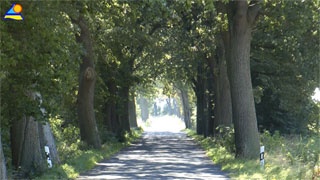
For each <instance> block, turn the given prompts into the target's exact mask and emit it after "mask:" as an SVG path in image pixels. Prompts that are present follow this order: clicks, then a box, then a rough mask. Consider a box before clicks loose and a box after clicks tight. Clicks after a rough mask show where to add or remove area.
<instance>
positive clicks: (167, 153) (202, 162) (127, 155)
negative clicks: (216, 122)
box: [78, 132, 229, 180]
mask: <svg viewBox="0 0 320 180" xmlns="http://www.w3.org/2000/svg"><path fill="white" fill-rule="evenodd" d="M78 179H152V180H154V179H196V180H198V179H209V180H214V179H217V180H223V179H229V178H228V176H227V173H226V172H222V171H220V168H219V167H218V166H216V165H214V164H213V163H212V161H211V160H210V159H209V158H208V157H207V156H206V155H205V151H204V150H202V149H201V148H200V147H199V146H198V145H197V144H196V143H195V142H194V141H193V140H192V139H191V138H189V137H187V136H186V134H185V133H182V132H179V133H177V132H145V133H144V134H143V136H142V138H141V139H140V140H139V141H137V142H136V143H134V144H132V145H131V146H129V147H127V148H125V149H123V150H122V151H120V152H119V153H117V154H115V155H114V156H112V157H111V158H110V159H108V160H104V161H102V162H100V163H98V164H97V166H96V167H95V168H93V169H92V170H90V171H88V172H86V173H84V174H81V175H80V176H79V177H78Z"/></svg>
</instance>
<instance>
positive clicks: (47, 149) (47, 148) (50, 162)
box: [44, 146, 52, 168]
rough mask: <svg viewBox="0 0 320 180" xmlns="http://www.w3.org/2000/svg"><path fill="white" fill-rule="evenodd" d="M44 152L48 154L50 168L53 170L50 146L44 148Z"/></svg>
mask: <svg viewBox="0 0 320 180" xmlns="http://www.w3.org/2000/svg"><path fill="white" fill-rule="evenodd" d="M44 151H45V152H46V157H47V162H48V167H49V168H52V161H51V159H50V156H49V154H50V150H49V147H48V146H44Z"/></svg>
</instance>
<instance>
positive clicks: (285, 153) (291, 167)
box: [187, 130, 320, 179]
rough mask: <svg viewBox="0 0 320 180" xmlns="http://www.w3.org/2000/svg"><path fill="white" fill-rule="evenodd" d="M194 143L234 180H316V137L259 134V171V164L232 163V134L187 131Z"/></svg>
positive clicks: (317, 158) (317, 148) (238, 160)
mask: <svg viewBox="0 0 320 180" xmlns="http://www.w3.org/2000/svg"><path fill="white" fill-rule="evenodd" d="M187 133H188V135H189V136H191V137H192V138H193V139H194V140H195V141H196V142H198V143H199V144H200V145H201V146H202V147H203V148H204V149H205V150H206V151H207V155H208V156H209V157H210V158H211V159H212V160H213V162H214V163H216V164H219V165H221V166H222V170H223V171H228V172H230V174H229V175H230V176H231V177H232V178H235V179H311V178H315V179H317V178H320V173H319V172H320V162H319V160H320V159H319V158H320V156H319V146H320V144H319V143H320V141H319V136H315V135H314V136H309V137H301V136H300V137H298V136H294V135H293V136H280V134H279V132H277V133H275V134H274V135H273V136H272V135H271V134H270V132H268V131H265V132H264V133H263V134H261V143H262V144H263V145H264V146H265V168H264V170H262V169H261V168H260V165H259V161H252V160H251V161H248V160H242V159H236V158H235V153H234V151H232V150H230V149H234V147H233V146H234V144H232V143H231V144H230V143H228V142H229V141H232V139H233V138H232V134H233V132H232V131H229V132H228V133H227V134H226V136H225V137H226V138H223V137H214V138H212V137H208V138H204V137H203V136H200V135H196V133H195V132H194V131H192V130H187Z"/></svg>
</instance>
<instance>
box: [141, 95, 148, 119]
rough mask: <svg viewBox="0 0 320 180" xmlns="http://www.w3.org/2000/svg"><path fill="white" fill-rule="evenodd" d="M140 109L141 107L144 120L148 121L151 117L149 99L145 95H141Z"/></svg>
mask: <svg viewBox="0 0 320 180" xmlns="http://www.w3.org/2000/svg"><path fill="white" fill-rule="evenodd" d="M139 104H140V109H141V119H142V121H143V122H146V121H147V119H148V118H149V107H148V101H147V99H146V98H145V97H143V96H142V95H141V96H140V103H139Z"/></svg>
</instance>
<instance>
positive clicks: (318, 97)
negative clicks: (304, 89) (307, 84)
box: [312, 88, 320, 101]
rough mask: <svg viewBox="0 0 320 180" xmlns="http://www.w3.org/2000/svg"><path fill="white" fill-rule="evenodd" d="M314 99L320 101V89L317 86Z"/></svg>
mask: <svg viewBox="0 0 320 180" xmlns="http://www.w3.org/2000/svg"><path fill="white" fill-rule="evenodd" d="M312 99H313V100H316V101H320V89H319V88H316V90H315V91H314V95H313V96H312Z"/></svg>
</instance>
